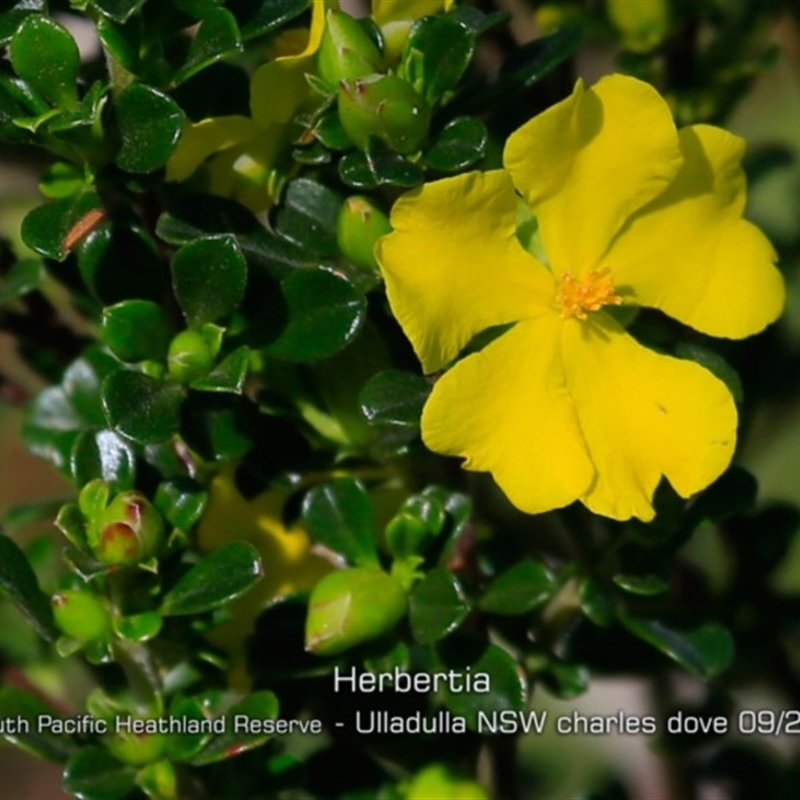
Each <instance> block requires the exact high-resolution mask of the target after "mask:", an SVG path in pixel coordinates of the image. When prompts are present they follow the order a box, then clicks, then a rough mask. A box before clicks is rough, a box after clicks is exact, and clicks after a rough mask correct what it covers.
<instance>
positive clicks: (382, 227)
mask: <svg viewBox="0 0 800 800" xmlns="http://www.w3.org/2000/svg"><path fill="white" fill-rule="evenodd" d="M391 231H392V226H391V225H390V224H389V219H388V217H387V216H386V214H384V213H383V212H382V211H381V210H380V209H378V208H377V207H376V206H374V205H373V204H372V203H371V202H370V201H369V200H367V198H366V197H358V196H355V197H348V198H347V200H345V201H344V203H342V208H341V210H340V211H339V218H338V220H337V221H336V238H337V240H338V242H339V249H340V250H341V251H342V253H343V254H344V255H345V256H346V257H347V258H349V259H350V261H352V262H353V263H354V264H355V265H356V266H357V267H361V269H369V270H374V271H377V270H378V262H377V260H376V258H375V253H374V250H375V242H377V241H378V239H380V238H381V236H385V235H386V234H387V233H391Z"/></svg>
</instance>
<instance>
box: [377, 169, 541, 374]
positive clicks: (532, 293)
mask: <svg viewBox="0 0 800 800" xmlns="http://www.w3.org/2000/svg"><path fill="white" fill-rule="evenodd" d="M391 221H392V227H393V228H394V232H393V233H390V234H389V235H388V236H385V237H384V238H383V239H381V240H380V241H379V243H378V246H377V250H376V254H377V256H378V260H379V262H380V264H381V268H382V271H383V275H384V278H385V279H386V292H387V295H388V297H389V302H390V304H391V306H392V311H393V312H394V314H395V316H396V317H397V319H398V321H399V322H400V324H401V325H402V327H403V330H404V331H405V333H406V336H408V338H409V339H410V340H411V343H412V345H413V346H414V350H415V351H416V353H417V355H418V356H419V359H420V361H421V362H422V366H423V369H424V370H425V372H434V371H435V370H438V369H441V368H442V367H443V366H444V365H445V364H446V363H447V362H448V361H450V360H451V359H453V358H455V357H456V356H457V355H458V353H459V352H460V351H461V350H462V348H463V347H464V346H465V345H466V344H467V342H469V340H470V339H471V338H472V337H473V336H474V335H475V334H476V333H479V332H480V331H482V330H485V329H486V328H489V327H491V326H492V325H502V324H505V323H509V322H516V321H517V320H520V319H525V318H526V317H531V316H534V315H535V314H537V313H540V312H541V310H542V309H543V307H544V304H546V303H547V302H549V301H550V299H551V298H552V297H553V295H554V292H555V288H554V287H555V284H554V281H553V278H552V276H551V275H550V273H549V272H548V271H547V269H546V268H545V267H544V266H542V265H541V264H540V263H539V262H538V261H537V260H536V259H535V258H534V257H533V256H531V255H529V254H528V253H526V252H525V250H523V248H522V246H521V245H520V243H519V242H518V240H517V238H516V195H515V194H514V187H513V186H512V185H511V181H510V179H509V178H508V176H507V175H506V174H505V173H504V172H503V171H502V170H496V171H493V172H485V173H482V172H471V173H469V174H467V175H459V176H457V177H455V178H446V179H444V180H441V181H436V182H434V183H429V184H426V185H425V186H423V187H422V188H421V189H420V190H417V191H415V192H412V193H409V194H407V195H405V196H404V197H401V198H400V200H398V201H397V203H395V206H394V208H393V209H392V217H391Z"/></svg>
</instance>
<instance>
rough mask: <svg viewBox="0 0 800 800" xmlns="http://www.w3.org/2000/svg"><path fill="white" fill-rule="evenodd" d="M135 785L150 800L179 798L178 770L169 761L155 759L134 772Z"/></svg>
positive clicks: (174, 799) (177, 799)
mask: <svg viewBox="0 0 800 800" xmlns="http://www.w3.org/2000/svg"><path fill="white" fill-rule="evenodd" d="M136 785H137V786H138V787H139V788H140V789H141V790H142V791H143V792H144V793H145V794H146V795H147V796H148V797H149V798H150V800H179V794H178V792H179V786H178V772H177V769H176V768H175V765H174V764H173V763H172V762H171V761H166V760H164V761H156V762H154V763H152V764H147V766H144V767H142V768H141V769H140V770H139V771H138V772H137V773H136Z"/></svg>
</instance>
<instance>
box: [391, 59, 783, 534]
mask: <svg viewBox="0 0 800 800" xmlns="http://www.w3.org/2000/svg"><path fill="white" fill-rule="evenodd" d="M743 151H744V143H743V142H742V140H741V139H739V138H738V137H736V136H733V135H731V134H729V133H726V132H725V131H723V130H721V129H719V128H714V127H710V126H706V125H696V126H692V127H689V128H684V129H682V130H680V131H676V129H675V126H674V124H673V121H672V117H671V115H670V112H669V109H668V107H667V105H666V103H665V102H664V101H663V99H662V98H661V97H660V96H659V95H658V94H657V92H656V91H655V90H654V89H653V88H652V87H650V86H649V85H647V84H645V83H642V82H640V81H637V80H634V79H633V78H629V77H624V76H620V75H613V76H609V77H607V78H605V79H603V80H601V81H600V82H599V83H598V84H597V85H596V86H595V87H594V88H592V89H588V90H587V89H585V88H584V86H583V84H582V83H581V82H580V81H579V82H578V84H577V86H576V88H575V91H574V92H573V94H572V95H571V96H570V97H569V98H567V99H566V100H564V101H563V102H561V103H559V104H557V105H556V106H554V107H552V108H550V109H549V110H547V111H546V112H544V113H543V114H541V115H540V116H538V117H536V118H534V119H533V120H531V121H530V122H528V123H527V124H525V125H524V126H523V127H522V128H520V129H519V130H518V131H516V132H515V133H514V134H513V135H512V136H511V137H510V138H509V140H508V143H507V145H506V148H505V153H504V165H505V169H504V170H497V171H493V172H487V173H477V172H473V173H470V174H467V175H461V176H458V177H455V178H450V179H446V180H442V181H437V182H435V183H432V184H429V185H426V186H424V187H423V188H422V189H421V190H418V191H416V192H413V193H410V194H408V195H406V196H405V197H403V198H401V199H400V200H399V201H398V203H397V204H396V205H395V208H394V210H393V213H392V225H393V227H394V233H392V234H390V235H389V236H387V237H385V238H384V239H382V240H381V241H380V242H379V244H378V258H379V261H380V263H381V266H382V269H383V272H384V275H385V279H386V289H387V293H388V297H389V301H390V303H391V305H392V309H393V311H394V313H395V315H396V317H397V319H398V320H399V322H400V324H401V325H402V326H403V328H404V330H405V332H406V334H407V336H408V337H409V339H410V340H411V342H412V344H413V345H414V348H415V350H416V352H417V354H418V356H419V358H420V360H421V361H422V365H423V368H424V370H425V371H426V372H435V371H437V370H441V369H442V368H443V367H445V366H446V365H447V364H448V363H449V362H451V361H452V360H453V359H455V358H456V356H457V355H458V354H459V352H460V351H461V350H462V348H463V347H464V346H465V345H466V344H467V343H468V342H469V341H470V339H471V338H472V337H473V336H474V335H475V334H477V333H478V332H480V331H482V330H484V329H486V328H489V327H490V326H495V325H506V324H509V323H516V324H515V325H513V327H511V328H510V330H508V331H506V332H504V333H503V334H502V335H501V336H499V338H497V339H496V340H494V341H493V342H492V343H491V344H489V345H488V346H487V347H485V348H484V349H483V350H481V351H480V352H478V353H476V354H473V355H470V356H468V357H467V358H465V359H463V360H462V361H460V362H459V363H458V364H456V366H454V367H453V368H452V369H450V370H448V371H447V372H446V373H445V374H444V375H443V377H441V378H440V379H439V380H438V381H437V382H436V384H435V386H434V388H433V392H432V394H431V396H430V398H429V400H428V402H427V404H426V406H425V409H424V412H423V415H422V436H423V440H424V441H425V443H426V444H427V446H428V447H429V448H430V449H432V450H434V451H436V452H439V453H444V454H448V455H457V456H463V457H464V458H466V461H465V464H464V466H465V467H466V468H467V469H470V470H479V471H486V472H490V473H492V475H493V476H494V478H495V480H496V481H497V483H498V484H499V486H500V487H501V488H502V489H503V490H504V491H505V493H506V494H507V495H508V497H509V498H510V500H511V501H512V502H513V503H514V504H515V505H516V506H518V507H519V508H520V509H522V510H523V511H526V512H529V513H538V512H543V511H547V510H549V509H553V508H558V507H561V506H564V505H567V504H569V503H571V502H573V501H574V500H580V501H581V502H583V503H584V504H585V505H586V506H588V507H589V508H590V509H591V510H592V511H594V512H596V513H598V514H603V515H606V516H609V517H613V518H614V519H620V520H624V519H628V518H630V517H631V516H635V517H639V518H640V519H643V520H648V519H651V518H652V517H653V514H654V511H653V507H652V497H653V492H654V490H655V488H656V486H657V484H658V482H659V480H660V479H661V477H662V476H665V477H666V478H667V479H668V480H669V481H670V483H671V484H672V486H673V487H674V488H675V490H676V491H677V492H678V493H679V494H680V495H681V496H682V497H688V496H690V495H691V494H693V493H695V492H697V491H699V490H700V489H702V488H704V487H705V486H707V485H708V484H709V483H710V482H711V481H713V480H714V479H715V478H716V477H717V476H718V475H719V474H720V473H721V472H722V471H723V470H724V469H725V468H726V467H727V465H728V464H729V462H730V460H731V457H732V455H733V451H734V446H735V441H736V409H735V406H734V403H733V400H732V398H731V396H730V394H729V392H728V391H727V389H726V388H725V386H724V385H723V384H722V382H721V381H719V380H718V379H717V378H716V377H714V376H713V375H711V374H710V373H709V372H708V371H706V370H705V369H703V368H702V367H700V366H699V365H697V364H696V363H693V362H691V361H684V360H680V359H676V358H671V357H668V356H664V355H659V354H657V353H655V352H653V351H652V350H649V349H647V348H646V347H643V346H642V345H640V344H638V343H637V342H636V341H635V340H634V339H633V338H632V337H631V336H630V335H629V334H628V333H626V331H625V329H624V328H623V327H622V325H621V324H620V323H619V322H618V321H617V320H616V319H615V317H614V315H613V314H612V313H609V308H610V307H613V306H616V305H618V304H620V303H624V304H626V305H632V306H648V307H651V308H657V309H660V310H661V311H663V312H664V313H666V314H669V315H670V316H672V317H674V318H675V319H677V320H679V321H680V322H682V323H684V324H686V325H690V326H691V327H693V328H695V329H696V330H698V331H702V332H703V333H706V334H710V335H712V336H724V337H728V338H740V337H744V336H748V335H750V334H752V333H756V332H757V331H759V330H761V329H762V328H764V327H765V326H766V325H767V324H769V323H770V322H772V321H773V320H775V319H776V317H777V316H778V315H779V313H780V311H781V308H782V306H783V301H784V286H783V281H782V279H781V276H780V274H779V272H778V271H777V269H776V268H775V266H774V265H773V261H774V258H775V254H774V252H773V249H772V247H771V245H770V244H769V242H768V241H767V239H766V238H765V237H764V235H763V234H762V233H761V232H760V231H759V230H758V229H757V228H756V227H755V226H754V225H752V224H751V223H749V222H747V221H746V220H744V219H742V211H743V207H744V202H745V179H744V174H743V172H742V170H741V167H740V162H741V158H742V154H743ZM515 189H516V192H518V193H519V194H520V195H521V197H522V199H523V200H524V203H525V204H527V206H528V208H529V209H530V211H532V212H533V214H535V216H536V221H537V223H538V235H539V237H540V240H541V244H542V246H543V248H544V251H545V252H546V257H545V258H537V257H535V256H534V255H532V254H531V253H529V252H527V251H526V250H525V249H524V248H523V247H522V245H521V244H520V241H519V239H518V237H517V224H516V223H517V213H518V202H522V201H518V197H517V194H516V192H515Z"/></svg>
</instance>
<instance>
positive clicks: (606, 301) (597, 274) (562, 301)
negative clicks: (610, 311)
mask: <svg viewBox="0 0 800 800" xmlns="http://www.w3.org/2000/svg"><path fill="white" fill-rule="evenodd" d="M556 304H557V305H558V307H559V309H560V311H561V318H562V319H567V318H568V317H577V318H578V319H579V320H585V319H587V312H588V311H598V310H599V309H601V308H602V307H603V306H619V305H622V298H621V297H620V296H619V295H618V294H617V293H616V291H615V290H614V282H613V281H612V280H611V270H610V269H608V267H604V268H603V269H593V270H591V272H589V273H587V275H586V277H585V278H583V280H579V279H578V278H576V277H575V276H574V275H573V274H572V273H571V272H562V273H561V283H560V286H559V289H558V294H557V295H556Z"/></svg>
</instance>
